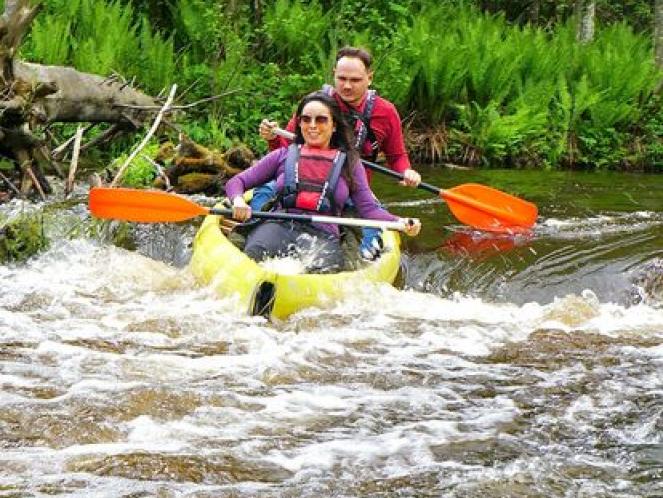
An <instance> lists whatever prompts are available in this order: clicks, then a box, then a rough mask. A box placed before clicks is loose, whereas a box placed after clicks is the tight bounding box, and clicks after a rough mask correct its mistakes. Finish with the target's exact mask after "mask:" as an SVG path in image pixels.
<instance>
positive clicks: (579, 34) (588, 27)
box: [576, 0, 596, 43]
mask: <svg viewBox="0 0 663 498" xmlns="http://www.w3.org/2000/svg"><path fill="white" fill-rule="evenodd" d="M595 13H596V2H595V1H594V0H577V1H576V14H577V16H578V28H577V31H576V39H577V40H578V41H579V42H580V43H589V42H591V41H592V40H593V39H594V17H595Z"/></svg>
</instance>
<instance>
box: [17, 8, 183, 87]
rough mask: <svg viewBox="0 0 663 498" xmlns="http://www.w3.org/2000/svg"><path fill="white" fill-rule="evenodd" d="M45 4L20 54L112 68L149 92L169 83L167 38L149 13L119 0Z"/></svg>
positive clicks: (91, 68) (88, 68) (171, 63)
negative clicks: (136, 10) (141, 13)
mask: <svg viewBox="0 0 663 498" xmlns="http://www.w3.org/2000/svg"><path fill="white" fill-rule="evenodd" d="M45 7H46V9H45V12H43V13H42V14H41V15H40V16H38V17H37V19H35V23H34V25H33V28H32V30H31V34H30V37H29V39H28V40H27V41H26V43H24V45H23V47H22V51H23V56H24V57H25V58H27V59H30V60H33V61H35V62H43V63H46V64H57V65H73V66H74V67H76V68H77V69H79V70H81V71H85V72H90V73H96V74H101V75H109V74H111V73H112V72H117V73H120V74H122V75H123V76H125V77H126V78H127V79H129V78H133V77H135V78H136V79H137V81H139V82H141V83H142V84H143V86H144V87H145V89H146V90H147V91H151V92H154V93H156V92H158V91H159V90H160V89H161V88H162V87H164V86H167V85H169V84H170V83H172V81H173V78H174V75H175V73H176V70H175V52H174V48H173V41H172V38H163V37H162V36H161V35H159V34H158V33H155V32H154V31H153V30H152V27H151V23H150V22H149V19H147V18H146V17H143V16H135V13H134V11H133V9H132V8H131V7H130V6H126V5H124V4H123V3H122V2H121V1H120V0H109V1H103V0H68V1H64V0H47V1H46V2H45Z"/></svg>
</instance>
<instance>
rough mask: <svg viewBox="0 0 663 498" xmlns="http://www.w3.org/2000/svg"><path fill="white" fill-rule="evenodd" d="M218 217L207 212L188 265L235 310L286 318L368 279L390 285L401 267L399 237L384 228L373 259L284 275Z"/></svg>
mask: <svg viewBox="0 0 663 498" xmlns="http://www.w3.org/2000/svg"><path fill="white" fill-rule="evenodd" d="M220 220H221V217H219V216H207V217H205V220H204V221H203V224H202V226H201V227H200V229H199V230H198V233H197V234H196V237H195V239H194V245H193V255H192V257H191V263H190V268H191V271H192V273H193V275H194V276H195V278H196V279H197V280H198V282H200V283H201V284H203V285H210V286H212V287H213V288H214V290H215V292H216V293H217V294H218V295H219V296H220V297H222V298H228V299H231V301H232V302H233V303H234V307H235V308H236V311H239V312H242V313H247V314H249V315H263V316H266V317H268V318H270V319H284V318H287V317H288V316H289V315H291V314H293V313H296V312H297V311H300V310H302V309H304V308H309V307H319V308H323V307H327V306H331V305H333V304H334V303H335V302H337V301H339V300H342V299H344V298H346V297H347V296H348V295H350V294H351V293H352V292H356V289H357V288H359V286H362V285H366V284H367V283H368V284H370V283H373V284H379V283H388V284H392V283H393V282H394V280H395V279H396V275H397V274H398V270H399V267H400V258H401V253H400V238H399V235H398V233H397V232H393V231H386V232H384V234H383V236H382V239H383V242H384V246H385V250H384V252H383V253H382V255H381V256H380V258H378V259H377V260H376V261H375V262H373V263H368V264H366V265H365V267H363V268H361V269H358V270H354V271H343V272H339V273H332V274H283V273H278V272H275V271H273V270H270V269H267V268H264V267H263V266H261V265H259V264H258V263H256V262H255V261H253V260H252V259H251V258H249V257H248V256H246V255H245V254H244V253H243V252H242V251H241V250H240V249H238V248H237V247H236V246H235V245H234V244H233V243H232V242H231V241H230V240H228V238H226V236H225V235H224V234H223V232H222V231H221V227H220V223H219V222H220Z"/></svg>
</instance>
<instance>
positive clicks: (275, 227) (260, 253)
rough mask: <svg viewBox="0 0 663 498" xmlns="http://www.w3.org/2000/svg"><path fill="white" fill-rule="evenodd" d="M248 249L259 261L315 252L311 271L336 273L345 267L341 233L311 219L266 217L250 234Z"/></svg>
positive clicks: (247, 243)
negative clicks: (333, 231)
mask: <svg viewBox="0 0 663 498" xmlns="http://www.w3.org/2000/svg"><path fill="white" fill-rule="evenodd" d="M244 253H246V254H247V255H248V256H249V257H251V258H252V259H254V260H256V261H262V260H264V259H266V258H270V257H275V256H286V255H300V254H301V253H309V254H313V255H314V257H313V258H312V261H310V262H309V263H308V264H307V266H306V270H307V272H308V273H332V272H337V271H341V270H342V269H343V251H342V249H341V243H340V240H339V239H338V237H335V236H334V235H332V234H330V233H328V232H325V231H324V230H320V229H318V228H316V227H314V226H311V225H310V224H308V223H300V222H296V221H285V222H279V221H265V222H263V223H260V224H259V225H258V226H257V227H256V228H254V229H253V230H252V231H251V232H250V233H249V234H248V235H247V237H246V244H245V246H244Z"/></svg>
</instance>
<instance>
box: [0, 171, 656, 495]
mask: <svg viewBox="0 0 663 498" xmlns="http://www.w3.org/2000/svg"><path fill="white" fill-rule="evenodd" d="M422 173H423V176H424V178H425V179H426V180H427V181H428V182H429V183H432V184H435V185H439V186H445V187H447V188H449V187H451V186H453V185H458V184H461V183H465V182H477V183H482V184H486V185H491V186H493V187H495V188H499V189H501V190H504V191H507V192H512V193H515V194H517V195H519V196H521V197H524V198H527V199H529V200H531V201H533V202H535V203H536V204H537V205H538V206H539V212H540V218H539V220H538V222H537V225H536V227H535V230H534V233H533V234H532V235H531V236H518V237H515V238H514V237H501V236H495V235H492V236H491V235H486V234H480V233H477V232H473V231H471V230H469V229H468V228H467V227H463V226H462V225H461V224H459V223H458V222H457V221H456V220H455V219H454V218H453V216H452V215H451V214H450V213H449V210H448V208H447V207H446V206H445V205H444V204H443V203H442V202H441V201H440V200H438V199H434V198H432V197H431V195H430V194H427V193H425V192H422V191H412V190H405V189H403V188H400V187H395V186H393V185H392V184H390V183H389V180H387V179H376V182H375V183H376V191H377V192H378V193H379V196H380V198H381V199H383V200H384V201H385V202H386V203H387V205H388V206H389V208H390V209H391V210H392V211H394V212H398V213H400V214H403V215H412V216H415V215H416V216H420V217H421V218H422V220H423V223H424V230H423V232H422V234H421V236H420V237H418V238H416V239H409V240H406V243H405V247H404V249H405V257H404V261H403V265H404V268H403V276H402V278H401V285H400V288H398V289H396V288H392V287H380V288H367V289H358V291H357V293H356V295H354V296H352V299H349V300H347V301H344V302H341V303H338V304H337V305H336V306H335V307H334V308H332V309H328V310H324V311H320V310H306V311H304V312H301V313H300V314H297V315H295V316H293V317H291V318H290V319H288V320H287V321H284V322H279V323H269V322H267V321H265V320H264V319H263V318H259V317H247V316H242V315H238V314H236V313H235V312H233V311H231V309H232V308H231V306H230V305H229V303H224V302H223V300H220V299H218V298H216V297H215V296H214V294H213V293H212V292H211V291H210V290H209V289H206V288H201V287H199V286H196V284H195V282H194V280H193V277H192V276H191V274H190V273H189V271H188V269H187V267H186V262H187V261H188V258H189V257H190V244H191V241H192V238H193V235H194V233H195V226H193V225H186V224H172V225H166V224H163V225H152V226H146V225H141V226H134V227H133V228H132V229H133V236H134V239H135V245H136V249H135V250H127V249H123V248H120V247H116V246H115V245H113V244H112V243H110V242H109V240H110V237H109V234H110V233H111V232H112V231H113V228H114V227H116V224H114V223H108V222H104V223H99V222H95V223H91V222H90V220H89V218H88V214H87V210H86V209H85V205H84V204H80V205H75V206H72V207H71V208H70V209H66V210H60V211H58V212H56V213H54V214H51V215H49V218H48V219H47V220H46V227H47V228H46V229H47V231H48V234H49V237H50V239H51V247H50V249H48V250H47V251H45V252H43V253H41V254H39V255H38V256H36V257H34V258H32V259H31V260H29V261H28V262H27V263H25V264H20V265H4V266H0V497H10V496H11V497H19V496H20V497H42V496H53V495H56V496H71V497H89V496H95V497H109V498H110V497H148V496H154V497H180V496H186V497H235V496H250V497H322V496H334V497H392V496H400V497H457V498H460V497H489V496H490V497H532V498H534V497H537V498H538V497H560V498H561V497H588V498H589V497H620V498H621V497H624V498H626V497H629V498H630V497H634V498H635V497H652V498H653V497H655V496H656V497H658V496H663V176H661V175H659V176H651V175H630V174H619V173H606V174H588V173H578V172H575V173H571V172H564V173H560V172H540V171H539V172H535V171H501V170H484V171H480V172H472V171H463V170H447V169H437V170H432V169H426V168H423V169H422ZM20 208H21V207H20V206H18V205H16V204H12V205H11V206H10V205H5V206H2V207H0V212H1V213H2V214H3V215H5V216H6V215H7V214H8V213H9V211H10V210H17V209H20Z"/></svg>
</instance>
